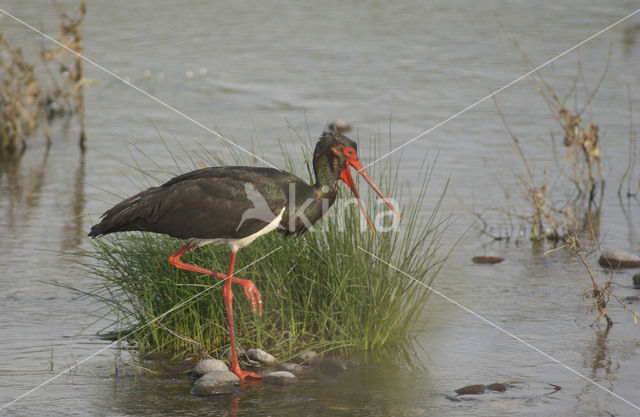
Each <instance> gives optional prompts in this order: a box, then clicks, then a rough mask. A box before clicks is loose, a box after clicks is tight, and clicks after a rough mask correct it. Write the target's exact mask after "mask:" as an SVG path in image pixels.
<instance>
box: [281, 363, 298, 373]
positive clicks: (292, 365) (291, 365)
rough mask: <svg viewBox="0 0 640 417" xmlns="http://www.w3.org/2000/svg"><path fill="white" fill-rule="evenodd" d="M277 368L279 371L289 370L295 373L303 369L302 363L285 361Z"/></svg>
mask: <svg viewBox="0 0 640 417" xmlns="http://www.w3.org/2000/svg"><path fill="white" fill-rule="evenodd" d="M276 369H277V370H278V371H287V372H291V373H292V374H295V373H296V372H299V371H301V370H302V365H300V364H297V363H293V362H285V363H281V364H280V365H278V367H277V368H276Z"/></svg>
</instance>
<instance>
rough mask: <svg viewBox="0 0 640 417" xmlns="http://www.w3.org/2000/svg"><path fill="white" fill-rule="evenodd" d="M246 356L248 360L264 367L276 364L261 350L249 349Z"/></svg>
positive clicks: (276, 361) (275, 361) (275, 360)
mask: <svg viewBox="0 0 640 417" xmlns="http://www.w3.org/2000/svg"><path fill="white" fill-rule="evenodd" d="M247 356H248V357H249V359H251V360H254V361H258V362H260V363H261V364H263V365H265V366H272V365H275V364H276V363H278V360H277V359H276V358H274V357H273V355H271V354H269V353H267V352H265V351H264V350H262V349H249V350H247Z"/></svg>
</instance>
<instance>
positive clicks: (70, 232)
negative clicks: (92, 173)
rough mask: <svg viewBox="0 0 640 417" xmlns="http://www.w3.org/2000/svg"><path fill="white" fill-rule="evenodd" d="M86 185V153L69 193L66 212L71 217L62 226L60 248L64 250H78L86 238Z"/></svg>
mask: <svg viewBox="0 0 640 417" xmlns="http://www.w3.org/2000/svg"><path fill="white" fill-rule="evenodd" d="M84 183H85V152H81V153H80V160H79V161H78V167H77V168H76V172H75V175H74V177H73V188H72V189H71V190H70V192H69V199H70V206H71V207H70V208H71V210H66V211H67V212H68V214H69V217H68V218H67V219H66V220H65V222H64V224H63V226H62V239H61V240H60V246H61V249H62V250H70V249H77V248H78V247H79V246H80V244H81V243H82V239H83V238H84V236H85V234H86V233H85V232H84V230H83V222H82V219H83V215H84V205H85V197H84Z"/></svg>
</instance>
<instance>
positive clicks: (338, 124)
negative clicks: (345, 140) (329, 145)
mask: <svg viewBox="0 0 640 417" xmlns="http://www.w3.org/2000/svg"><path fill="white" fill-rule="evenodd" d="M328 128H329V130H330V131H332V132H339V133H345V132H348V131H350V130H351V125H349V123H348V122H346V121H344V120H336V121H335V122H333V123H329V126H328Z"/></svg>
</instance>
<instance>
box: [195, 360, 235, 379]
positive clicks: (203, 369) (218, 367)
mask: <svg viewBox="0 0 640 417" xmlns="http://www.w3.org/2000/svg"><path fill="white" fill-rule="evenodd" d="M228 370H229V368H227V364H225V363H224V362H222V361H221V360H218V359H205V360H202V361H200V362H198V363H197V364H196V366H194V367H193V371H191V376H192V377H193V378H200V377H201V376H202V375H205V374H208V373H209V372H214V371H228Z"/></svg>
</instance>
